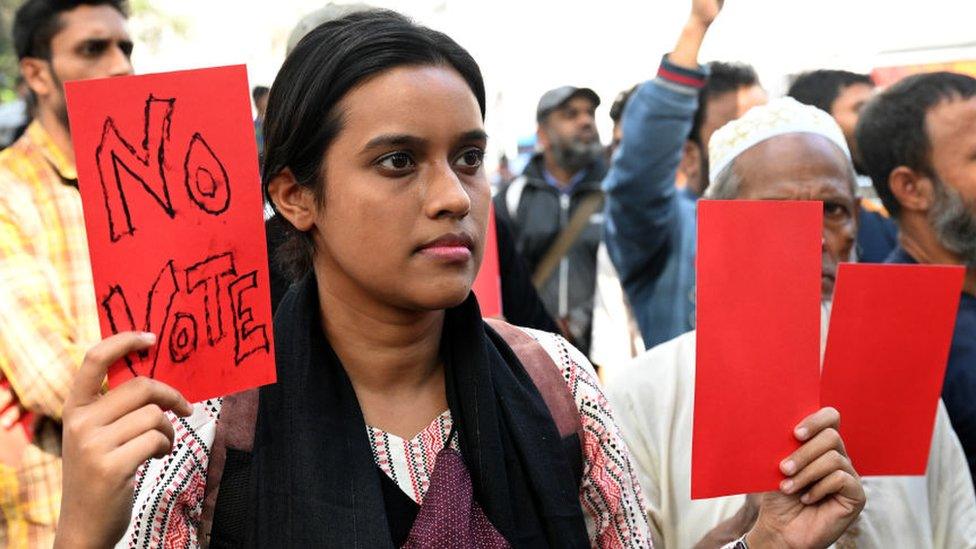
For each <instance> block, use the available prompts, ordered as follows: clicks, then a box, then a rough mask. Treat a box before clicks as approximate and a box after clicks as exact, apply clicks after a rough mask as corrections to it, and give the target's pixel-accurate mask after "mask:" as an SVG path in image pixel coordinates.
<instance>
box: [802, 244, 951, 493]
mask: <svg viewBox="0 0 976 549" xmlns="http://www.w3.org/2000/svg"><path fill="white" fill-rule="evenodd" d="M964 272H965V271H964V269H963V268H962V267H949V266H923V265H868V264H858V265H855V264H846V263H845V264H841V266H840V269H839V271H838V275H837V287H836V290H835V293H834V305H833V310H832V311H831V315H830V330H829V332H828V338H827V350H826V353H825V356H824V371H823V380H822V381H821V389H820V390H821V402H822V404H823V405H824V406H833V407H834V408H837V410H839V411H840V416H841V421H840V431H841V436H842V437H843V438H844V446H845V447H846V448H847V454H848V455H849V456H850V458H851V463H852V464H853V465H854V468H855V469H856V470H857V472H858V473H859V474H861V475H923V474H925V468H926V465H927V463H928V455H929V448H930V446H931V441H932V429H933V426H934V424H935V412H936V407H937V405H938V402H939V394H940V393H941V392H942V380H943V377H944V376H945V369H946V362H947V361H948V358H949V346H950V344H951V342H952V332H953V328H954V325H955V320H956V311H957V310H958V308H959V295H960V293H961V291H962V284H963V277H964Z"/></svg>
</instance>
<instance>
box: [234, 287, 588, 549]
mask: <svg viewBox="0 0 976 549" xmlns="http://www.w3.org/2000/svg"><path fill="white" fill-rule="evenodd" d="M274 328H275V330H274V331H275V347H276V351H277V352H276V357H277V369H278V382H277V383H276V384H274V385H269V386H266V387H263V388H261V391H260V400H259V407H258V419H257V424H256V427H255V438H254V450H253V458H252V459H253V461H252V464H253V469H252V475H251V478H252V482H251V490H250V501H249V505H248V507H249V509H250V516H249V519H250V530H251V531H250V535H249V536H248V539H249V545H253V546H257V547H313V546H314V547H343V548H345V547H354V548H368V549H373V548H382V547H391V546H392V541H391V536H390V532H389V527H388V523H387V517H386V510H385V507H384V500H383V493H382V490H381V487H380V477H379V474H381V473H378V469H377V467H376V464H375V462H374V460H373V455H372V452H371V449H370V445H369V440H368V438H367V435H366V427H365V421H364V419H363V415H362V411H361V410H360V407H359V402H358V401H357V399H356V394H355V391H354V390H353V388H352V384H351V383H350V381H349V378H348V376H347V375H346V372H345V370H344V369H343V367H342V364H341V363H340V362H339V359H338V357H337V356H336V355H335V352H334V351H333V350H332V348H331V346H330V345H329V342H328V341H327V340H326V338H325V336H324V332H323V329H322V324H321V318H320V308H319V299H318V288H317V286H316V281H315V277H314V276H312V275H309V276H307V277H306V278H305V279H304V280H302V281H301V282H299V283H297V284H295V285H294V286H293V287H292V289H291V290H290V291H289V293H288V294H287V295H286V297H285V298H284V300H283V301H282V303H281V306H280V308H279V309H278V311H277V314H276V316H275V326H274ZM441 353H442V355H443V357H444V362H445V368H446V376H445V377H446V390H447V401H448V405H449V407H450V409H451V414H452V417H453V420H454V422H455V424H456V429H457V436H458V440H459V443H460V447H461V453H462V454H463V456H464V460H465V464H466V465H467V468H468V471H469V472H470V474H471V480H472V484H473V487H474V495H475V499H476V500H477V501H478V503H479V504H480V505H481V506H482V508H483V509H484V511H485V514H486V515H487V516H488V518H489V519H490V520H491V522H492V524H493V525H494V526H495V527H496V528H497V529H498V530H499V532H501V534H502V535H503V536H505V538H506V539H507V540H508V541H509V542H510V543H511V545H512V546H513V547H516V548H521V547H533V548H535V547H559V548H562V547H588V546H589V541H588V538H587V533H586V527H585V523H584V520H583V513H582V509H581V508H580V504H579V498H578V493H577V482H576V480H575V479H574V475H573V472H572V467H571V466H570V464H569V463H568V460H567V458H566V455H565V454H564V453H563V452H562V450H561V445H560V438H559V433H558V431H557V430H556V426H555V424H554V422H553V420H552V417H551V416H550V415H549V412H548V409H547V408H546V405H545V403H544V401H543V399H542V396H541V395H540V394H539V392H538V390H537V389H536V388H535V385H534V384H533V383H532V380H531V378H529V376H528V374H527V373H526V372H525V369H524V368H523V367H522V365H521V363H519V361H518V359H517V358H516V356H515V355H514V353H513V352H512V350H511V349H510V348H509V347H508V345H506V344H505V342H504V341H503V340H502V338H501V337H500V336H498V335H497V334H496V333H495V332H494V331H492V330H491V329H490V328H487V327H486V326H485V324H484V322H483V321H482V320H481V313H480V311H479V309H478V304H477V301H476V300H475V298H474V296H473V295H472V296H470V297H469V298H468V299H467V300H466V301H465V302H464V303H463V304H461V305H460V306H458V307H455V308H453V309H450V310H448V311H447V312H446V315H445V320H444V332H443V339H442V342H441Z"/></svg>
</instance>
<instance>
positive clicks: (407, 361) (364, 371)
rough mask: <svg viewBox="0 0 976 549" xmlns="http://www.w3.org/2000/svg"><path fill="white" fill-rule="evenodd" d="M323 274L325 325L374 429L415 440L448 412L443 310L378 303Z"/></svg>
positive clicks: (320, 287) (337, 278)
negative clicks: (419, 310)
mask: <svg viewBox="0 0 976 549" xmlns="http://www.w3.org/2000/svg"><path fill="white" fill-rule="evenodd" d="M343 278H344V277H342V276H334V277H330V276H329V275H328V274H320V276H318V277H317V279H318V291H319V301H320V305H321V314H322V326H323V328H324V330H325V334H326V336H327V337H328V339H329V343H330V344H331V345H332V348H333V349H334V350H335V353H336V355H337V356H338V357H339V360H340V361H341V362H342V365H343V367H344V368H345V370H346V374H347V375H348V376H349V379H350V381H351V382H352V385H353V388H354V389H355V391H356V396H357V398H358V399H359V403H360V406H361V408H362V411H363V415H364V417H365V418H366V422H367V423H368V424H369V425H372V426H374V427H377V428H379V429H383V430H384V431H388V432H391V433H394V434H396V435H397V436H400V437H402V438H410V437H412V436H413V435H415V434H416V433H417V432H419V431H420V430H422V429H423V428H424V427H426V426H427V425H428V424H429V423H430V421H431V420H433V419H434V418H435V417H436V416H438V415H439V414H440V413H441V412H443V411H444V410H445V409H446V408H447V399H446V395H445V389H444V367H443V363H442V362H441V360H440V341H441V332H442V331H443V325H444V311H422V312H417V311H408V310H405V309H400V308H396V307H391V306H389V305H386V304H382V303H379V302H378V301H377V300H375V299H370V298H369V297H368V296H366V295H365V291H364V290H363V289H362V288H353V287H350V286H351V285H350V284H348V283H347V284H343V283H342V282H340V281H341V280H342V279H343Z"/></svg>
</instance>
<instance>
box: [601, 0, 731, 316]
mask: <svg viewBox="0 0 976 549" xmlns="http://www.w3.org/2000/svg"><path fill="white" fill-rule="evenodd" d="M720 5H721V3H720V2H719V1H718V0H695V2H694V4H693V8H692V12H691V15H690V16H689V17H688V21H687V22H686V23H685V27H684V30H683V31H682V33H681V37H680V38H679V40H678V43H677V44H676V45H675V49H674V51H673V52H672V53H671V54H669V55H667V56H665V58H664V59H663V61H662V62H661V66H660V69H659V70H658V73H657V77H656V78H655V79H653V80H650V81H648V82H645V83H644V84H642V85H641V86H640V88H639V89H638V90H637V92H635V93H634V95H633V97H632V98H631V99H630V101H629V102H628V104H627V108H626V109H625V110H624V114H623V118H622V120H621V124H622V129H623V139H622V141H621V143H620V147H619V148H618V150H617V152H616V154H615V155H614V158H613V161H612V163H611V166H610V171H609V172H608V173H607V177H606V179H605V180H604V183H603V186H604V190H605V191H606V193H607V206H606V214H607V219H606V225H605V227H606V229H605V230H606V242H607V249H608V251H609V252H610V257H611V259H613V262H614V265H615V266H616V268H617V271H618V272H619V273H620V279H621V282H622V284H623V286H624V289H625V290H626V292H627V294H628V297H630V299H631V300H632V302H642V301H643V300H642V296H641V293H642V292H645V291H648V288H649V286H650V285H651V283H652V282H653V281H654V280H655V279H656V277H657V276H658V275H659V274H660V273H661V271H662V270H663V267H664V264H665V263H666V261H667V259H668V256H669V254H671V253H675V252H676V250H673V249H671V247H670V246H669V242H670V237H671V232H672V231H673V230H674V228H675V227H676V224H677V219H676V218H675V205H674V201H675V195H676V190H675V187H674V183H675V176H676V175H677V171H678V166H679V164H680V163H681V157H682V151H683V149H684V145H685V141H686V140H687V139H688V135H689V133H690V132H691V127H692V124H693V122H694V117H695V111H696V110H697V109H698V92H699V90H700V89H701V88H702V86H704V84H705V78H706V72H705V70H704V68H702V67H700V66H699V65H698V50H699V48H700V47H701V43H702V41H703V40H704V37H705V32H706V31H707V30H708V27H709V25H711V23H712V21H713V20H714V19H715V16H716V15H717V14H718V11H719V8H720Z"/></svg>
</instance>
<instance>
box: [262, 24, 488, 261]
mask: <svg viewBox="0 0 976 549" xmlns="http://www.w3.org/2000/svg"><path fill="white" fill-rule="evenodd" d="M410 65H418V66H420V65H445V66H448V67H451V68H452V69H454V70H456V71H457V72H458V73H459V74H460V75H461V77H462V78H464V80H465V81H466V82H467V83H468V86H470V87H471V91H472V93H474V95H475V98H476V99H477V100H478V106H479V107H480V108H481V116H482V118H484V115H485V84H484V81H483V80H482V77H481V69H479V68H478V64H477V63H476V62H475V60H474V58H472V57H471V55H470V54H469V53H468V52H467V51H466V50H465V49H464V48H462V47H461V46H459V45H458V44H457V42H455V41H454V40H452V39H451V38H450V37H448V36H447V35H446V34H444V33H441V32H438V31H435V30H431V29H428V28H426V27H423V26H420V25H417V24H416V23H414V22H413V21H411V20H410V19H408V18H406V17H404V16H403V15H400V14H398V13H396V12H393V11H389V10H368V11H362V12H357V13H353V14H350V15H347V16H345V17H342V18H340V19H336V20H333V21H328V22H326V23H323V24H321V25H319V26H318V27H316V28H315V29H314V30H312V31H311V32H309V33H308V34H307V35H306V36H305V37H304V38H302V40H301V41H300V42H299V43H298V45H297V46H296V47H295V49H294V50H293V51H292V52H291V54H289V55H288V57H287V59H285V62H284V64H283V65H282V67H281V70H280V71H279V72H278V76H277V78H275V81H274V84H273V85H272V86H271V94H270V96H269V97H268V111H267V115H266V116H265V125H264V151H265V156H264V162H263V165H262V180H263V181H264V188H265V192H267V187H268V183H269V182H270V181H271V180H272V179H274V177H275V176H277V175H278V174H279V173H281V172H282V170H285V169H289V170H291V173H292V174H293V175H294V176H295V180H296V181H297V182H298V184H299V185H302V186H303V187H306V188H309V189H311V190H312V191H313V192H314V193H315V196H316V197H317V198H318V199H319V200H321V199H322V197H323V195H324V191H323V184H324V181H322V178H321V174H322V160H323V157H324V155H325V151H326V150H327V149H328V148H329V145H330V144H331V143H332V141H333V140H334V139H335V138H336V136H337V135H338V134H339V132H340V131H341V130H342V115H343V113H342V112H340V110H339V108H338V104H339V102H340V101H341V100H342V98H343V97H344V96H345V95H346V94H347V93H348V92H349V90H351V89H352V88H353V87H354V86H356V85H358V84H361V83H362V82H363V81H364V80H366V79H368V78H370V77H373V76H376V75H378V74H380V73H382V72H384V71H387V70H389V69H392V68H395V67H402V66H410ZM269 202H270V200H269ZM275 217H276V218H278V221H277V222H278V223H280V224H281V225H282V227H280V228H279V229H284V230H285V231H287V232H288V233H289V234H288V236H287V238H286V239H285V241H284V243H283V244H282V245H281V247H279V248H278V250H277V253H276V260H277V262H278V264H279V265H280V266H281V267H282V268H283V269H285V270H286V271H288V273H289V274H290V275H291V276H293V277H296V278H297V277H300V276H302V275H303V274H305V273H306V272H308V271H309V270H310V269H311V266H312V255H313V252H314V246H313V243H312V238H311V236H310V235H309V234H307V233H305V232H302V231H298V230H297V229H295V228H294V227H292V226H291V224H290V223H288V222H287V221H285V220H284V218H282V217H281V216H280V215H276V216H275Z"/></svg>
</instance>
